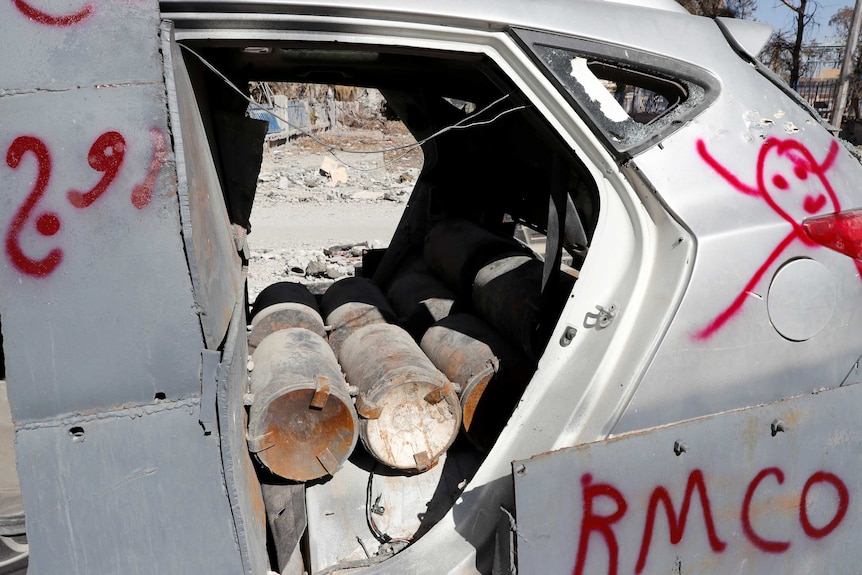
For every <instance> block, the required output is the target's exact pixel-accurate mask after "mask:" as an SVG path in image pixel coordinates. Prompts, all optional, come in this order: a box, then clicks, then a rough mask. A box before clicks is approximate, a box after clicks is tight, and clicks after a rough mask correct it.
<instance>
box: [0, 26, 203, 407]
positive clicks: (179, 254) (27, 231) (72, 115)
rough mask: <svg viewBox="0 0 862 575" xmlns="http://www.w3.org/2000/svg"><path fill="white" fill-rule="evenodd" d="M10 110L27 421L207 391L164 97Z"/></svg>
mask: <svg viewBox="0 0 862 575" xmlns="http://www.w3.org/2000/svg"><path fill="white" fill-rule="evenodd" d="M49 31H50V30H49ZM0 100H2V107H0V188H2V191H3V193H2V194H0V238H2V242H3V243H2V248H3V249H2V253H0V293H2V296H0V298H2V299H0V306H2V307H0V309H2V321H3V331H4V336H6V337H5V346H6V357H7V362H8V365H7V367H8V369H7V372H8V375H9V381H10V385H9V396H10V398H11V400H12V409H13V414H14V416H15V419H16V420H18V421H26V420H33V419H42V418H47V417H51V416H53V415H56V414H60V413H71V412H75V411H78V410H83V411H88V410H92V409H94V408H97V407H99V406H106V407H107V406H114V405H122V404H128V403H145V402H152V401H153V398H154V397H155V394H156V393H164V394H166V397H168V398H171V397H181V396H188V395H189V394H192V393H195V392H199V390H200V383H199V378H198V370H199V363H200V351H199V345H200V335H199V321H198V319H197V316H196V314H195V308H194V302H193V298H192V292H191V285H190V279H189V274H188V269H187V265H186V261H185V252H184V250H183V246H182V238H181V234H180V222H179V206H178V199H177V194H176V180H175V176H174V173H175V166H174V161H173V156H172V154H170V151H169V148H168V146H169V145H170V139H169V135H168V131H167V130H168V128H167V122H166V112H165V103H164V88H163V87H158V86H150V85H146V84H144V85H135V86H125V87H122V88H95V87H91V88H81V89H77V90H73V91H68V92H51V93H48V92H41V93H35V94H28V95H20V96H7V97H5V98H0ZM33 110H38V111H39V113H33ZM165 334H170V336H169V337H168V336H166V335H165ZM154 358H158V365H159V366H160V367H159V369H157V370H154V369H153V368H154V365H153V363H152V362H153V361H154ZM162 369H163V370H164V373H161V372H160V370H162ZM19 382H26V384H24V383H19Z"/></svg>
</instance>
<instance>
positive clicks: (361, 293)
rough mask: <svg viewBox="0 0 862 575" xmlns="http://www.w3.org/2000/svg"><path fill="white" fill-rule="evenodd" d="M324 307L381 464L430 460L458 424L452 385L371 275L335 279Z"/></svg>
mask: <svg viewBox="0 0 862 575" xmlns="http://www.w3.org/2000/svg"><path fill="white" fill-rule="evenodd" d="M321 306H322V308H323V310H324V313H325V314H326V320H327V323H328V324H329V325H330V327H331V330H332V331H331V335H330V343H331V344H332V347H333V349H334V350H335V351H336V354H337V356H338V360H339V362H340V363H341V366H342V368H343V369H344V373H345V375H346V377H347V380H348V381H349V382H350V383H351V384H352V385H354V386H356V387H357V389H358V396H357V399H356V408H357V412H358V414H359V416H360V424H359V425H360V428H359V429H360V432H359V433H360V438H361V439H362V443H363V445H364V446H365V448H366V449H367V450H368V452H369V453H370V454H371V455H372V456H373V457H374V458H375V459H377V460H378V461H380V462H381V463H383V464H385V465H387V466H389V467H392V468H394V469H400V470H405V471H410V472H418V471H424V470H425V469H428V468H430V467H431V466H432V465H434V464H435V463H436V462H437V460H438V459H439V458H440V456H441V455H443V454H444V453H445V452H446V450H447V449H449V447H450V446H451V445H452V443H453V442H454V440H455V437H456V435H457V433H458V429H459V427H460V425H461V407H460V404H459V402H458V397H457V395H456V393H455V388H454V386H453V385H452V383H451V382H450V381H449V380H448V379H447V378H446V376H445V375H444V374H443V373H441V372H440V370H438V369H437V368H436V367H435V366H434V364H433V363H432V362H431V361H430V360H429V359H428V358H427V357H426V356H425V354H424V353H423V352H422V350H421V349H420V348H419V346H418V345H417V344H416V342H415V341H414V340H413V338H412V337H411V336H410V334H409V333H407V332H406V331H405V330H404V329H402V328H400V327H398V326H397V325H394V324H392V323H389V321H388V320H389V319H391V318H394V315H395V314H394V312H393V311H392V309H391V308H390V307H389V304H388V302H387V300H386V298H385V296H384V295H383V293H382V292H381V291H380V290H379V289H378V288H377V287H376V286H375V285H374V284H373V283H372V282H371V281H370V280H366V279H362V278H349V279H346V280H341V281H340V282H337V283H336V284H334V285H333V286H332V287H331V288H330V289H329V290H328V291H327V292H326V294H324V296H323V300H322V302H321Z"/></svg>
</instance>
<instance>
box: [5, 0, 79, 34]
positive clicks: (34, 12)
mask: <svg viewBox="0 0 862 575" xmlns="http://www.w3.org/2000/svg"><path fill="white" fill-rule="evenodd" d="M12 3H13V4H14V5H15V7H16V8H17V9H18V11H19V12H21V13H22V14H23V15H24V16H26V17H27V18H29V19H30V20H33V21H34V22H38V23H39V24H44V25H45V26H56V27H66V26H74V25H75V24H78V23H79V22H82V21H84V20H86V19H87V18H89V17H90V16H92V15H93V13H94V12H95V11H96V7H95V6H94V5H93V4H92V3H88V4H86V5H85V6H84V7H83V8H81V9H80V10H78V11H77V12H73V13H72V14H64V15H61V16H57V15H54V14H49V13H47V12H43V11H42V10H39V9H38V8H34V7H33V6H31V5H30V4H29V3H28V2H25V1H24V0H12Z"/></svg>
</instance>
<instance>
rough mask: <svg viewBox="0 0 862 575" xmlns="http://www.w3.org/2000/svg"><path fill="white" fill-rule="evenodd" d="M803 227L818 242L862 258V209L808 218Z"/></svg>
mask: <svg viewBox="0 0 862 575" xmlns="http://www.w3.org/2000/svg"><path fill="white" fill-rule="evenodd" d="M802 227H803V228H804V229H805V233H807V234H808V237H810V238H811V239H812V240H814V241H815V242H817V243H818V244H820V245H822V246H826V247H827V248H830V249H833V250H835V251H836V252H841V253H842V254H844V255H848V256H850V257H851V258H855V259H857V260H862V210H847V211H844V212H839V213H837V214H827V215H825V216H817V217H814V218H808V219H807V220H805V221H803V222H802Z"/></svg>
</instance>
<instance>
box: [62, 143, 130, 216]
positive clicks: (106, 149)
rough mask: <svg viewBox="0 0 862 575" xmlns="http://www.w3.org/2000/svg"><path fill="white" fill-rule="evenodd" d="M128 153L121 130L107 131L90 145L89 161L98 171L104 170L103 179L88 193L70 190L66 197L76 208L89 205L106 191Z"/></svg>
mask: <svg viewBox="0 0 862 575" xmlns="http://www.w3.org/2000/svg"><path fill="white" fill-rule="evenodd" d="M125 155H126V140H125V138H123V136H122V135H121V134H120V133H119V132H105V133H104V134H102V135H101V136H99V137H98V138H97V139H96V141H95V142H93V145H92V146H91V147H90V153H89V155H88V156H87V162H88V163H89V164H90V167H91V168H93V169H94V170H96V171H97V172H104V175H103V176H102V179H100V180H99V182H98V183H97V184H96V185H95V186H93V189H92V190H90V191H89V192H87V193H84V192H79V191H77V190H69V192H68V193H67V194H66V197H67V198H69V203H70V204H72V205H73V206H75V207H76V208H86V207H89V206H90V205H91V204H92V203H93V202H95V201H96V200H97V199H99V196H101V195H102V194H104V193H105V190H107V189H108V186H110V185H111V182H113V181H114V178H116V177H117V173H118V172H119V171H120V166H121V165H122V163H123V158H124V157H125Z"/></svg>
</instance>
